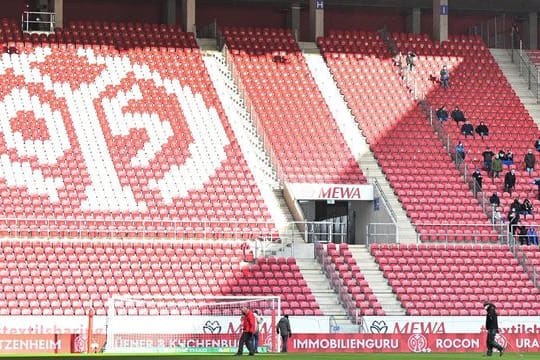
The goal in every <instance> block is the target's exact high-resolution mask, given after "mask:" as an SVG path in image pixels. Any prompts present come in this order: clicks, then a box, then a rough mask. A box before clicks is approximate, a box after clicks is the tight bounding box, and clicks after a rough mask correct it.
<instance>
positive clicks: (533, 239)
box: [527, 225, 538, 246]
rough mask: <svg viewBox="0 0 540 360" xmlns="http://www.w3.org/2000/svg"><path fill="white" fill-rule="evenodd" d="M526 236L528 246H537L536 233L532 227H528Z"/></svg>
mask: <svg viewBox="0 0 540 360" xmlns="http://www.w3.org/2000/svg"><path fill="white" fill-rule="evenodd" d="M527 236H528V238H529V239H528V242H529V244H528V245H536V246H538V233H537V232H536V229H535V228H534V226H532V225H531V226H530V227H529V230H528V231H527Z"/></svg>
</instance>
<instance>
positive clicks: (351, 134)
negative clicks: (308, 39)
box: [301, 43, 417, 244]
mask: <svg viewBox="0 0 540 360" xmlns="http://www.w3.org/2000/svg"><path fill="white" fill-rule="evenodd" d="M301 44H304V45H303V46H304V47H305V46H306V45H305V44H309V43H301ZM304 55H305V58H306V62H307V64H308V66H309V68H310V71H311V73H312V75H313V78H314V79H315V82H316V83H317V86H318V87H319V90H320V91H321V93H322V95H323V97H324V99H325V100H326V103H327V104H328V107H329V109H330V111H331V112H332V115H333V116H334V119H336V123H337V125H338V127H339V129H340V130H341V133H342V134H343V137H344V139H345V141H346V142H347V145H348V146H349V148H350V149H351V152H352V153H353V154H354V156H355V158H356V159H357V161H358V164H359V165H360V168H361V169H362V172H363V173H364V175H365V176H366V178H367V179H368V181H369V179H376V180H377V182H378V183H379V185H380V187H381V190H382V192H383V197H384V199H385V200H386V201H387V203H388V205H389V207H390V208H391V209H392V210H393V211H394V213H395V216H396V220H397V225H398V242H399V243H403V244H407V243H415V242H416V241H417V235H416V230H415V228H414V226H413V225H412V223H411V221H410V219H409V217H408V216H407V213H406V212H405V210H404V209H403V207H402V205H401V203H400V202H399V200H398V198H397V197H396V195H395V194H394V191H393V189H392V188H391V187H390V184H389V183H388V181H387V180H386V177H385V176H384V174H383V172H382V171H381V168H380V167H379V164H378V163H377V160H375V158H374V157H373V153H372V152H371V150H370V149H369V145H368V143H367V142H366V138H365V137H364V135H363V134H362V132H361V131H360V129H359V127H358V123H357V122H356V120H355V118H354V115H353V114H352V112H351V110H350V109H349V107H348V106H347V103H346V101H345V99H344V98H343V95H342V94H341V92H340V90H339V88H338V86H337V85H336V82H335V81H334V78H333V77H332V74H331V73H330V71H329V69H328V67H327V66H326V63H325V61H324V59H323V57H322V56H321V55H320V53H319V54H315V53H305V54H304Z"/></svg>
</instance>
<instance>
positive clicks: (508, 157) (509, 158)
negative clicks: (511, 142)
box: [502, 150, 514, 166]
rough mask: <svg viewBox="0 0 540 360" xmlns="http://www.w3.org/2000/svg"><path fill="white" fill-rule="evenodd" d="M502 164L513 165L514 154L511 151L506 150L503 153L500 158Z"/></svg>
mask: <svg viewBox="0 0 540 360" xmlns="http://www.w3.org/2000/svg"><path fill="white" fill-rule="evenodd" d="M502 162H503V165H506V166H510V165H514V154H513V153H512V151H510V150H507V151H506V154H504V157H503V159H502Z"/></svg>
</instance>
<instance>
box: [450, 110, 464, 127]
mask: <svg viewBox="0 0 540 360" xmlns="http://www.w3.org/2000/svg"><path fill="white" fill-rule="evenodd" d="M452 119H454V121H455V122H456V125H457V126H459V123H460V122H465V114H463V111H461V110H460V109H459V107H457V106H456V107H455V108H454V110H453V111H452Z"/></svg>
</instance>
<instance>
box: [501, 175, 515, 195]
mask: <svg viewBox="0 0 540 360" xmlns="http://www.w3.org/2000/svg"><path fill="white" fill-rule="evenodd" d="M515 186H516V170H514V169H512V170H510V171H509V172H507V173H506V175H505V176H504V192H507V193H510V195H512V191H513V190H514V187H515Z"/></svg>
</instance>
